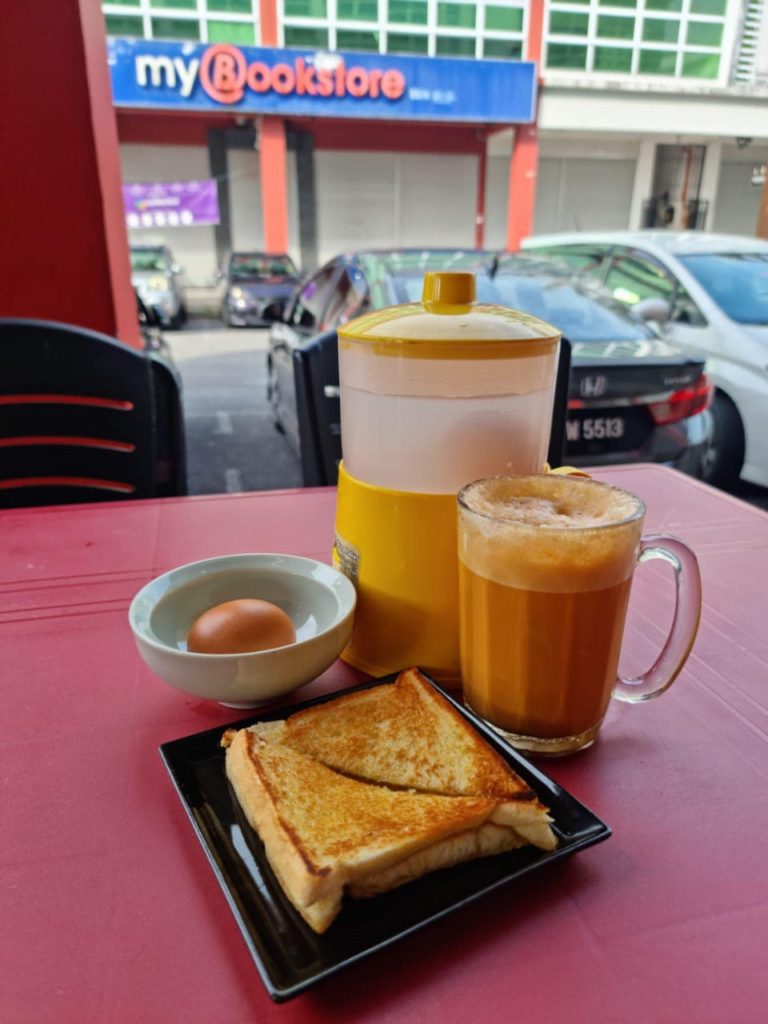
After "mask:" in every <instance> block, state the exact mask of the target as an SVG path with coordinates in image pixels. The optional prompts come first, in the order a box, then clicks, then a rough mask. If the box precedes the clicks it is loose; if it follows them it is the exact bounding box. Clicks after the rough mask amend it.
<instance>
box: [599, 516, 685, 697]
mask: <svg viewBox="0 0 768 1024" xmlns="http://www.w3.org/2000/svg"><path fill="white" fill-rule="evenodd" d="M654 558H662V559H663V560H664V561H665V562H669V564H670V565H671V566H672V568H673V569H674V570H675V615H674V618H673V619H672V628H671V629H670V632H669V636H668V637H667V641H666V643H665V644H664V647H663V649H662V652H661V654H660V655H659V656H658V658H657V659H656V661H655V663H654V664H653V665H652V667H651V668H650V669H648V671H647V672H644V673H643V675H641V676H637V677H636V678H635V679H624V678H623V676H618V678H617V680H616V687H615V689H614V691H613V696H614V697H615V698H616V699H617V700H624V701H628V702H629V703H630V704H636V703H638V702H639V701H643V700H651V699H652V698H653V697H658V696H659V695H660V694H662V693H664V691H665V690H667V689H669V687H670V686H671V685H672V683H673V682H674V681H675V679H676V678H677V676H678V674H679V672H680V669H681V668H682V667H683V665H684V664H685V661H686V659H687V657H688V655H689V654H690V653H691V648H692V647H693V642H694V640H695V639H696V633H697V632H698V629H699V619H700V617H701V574H700V573H699V563H698V562H697V560H696V555H694V553H693V552H692V551H691V549H690V548H689V547H688V546H687V545H686V544H683V542H682V541H681V540H678V538H677V537H670V536H667V535H663V534H658V535H654V536H651V537H643V538H642V540H641V541H640V549H639V553H638V558H637V561H638V564H640V563H641V562H650V561H651V559H654Z"/></svg>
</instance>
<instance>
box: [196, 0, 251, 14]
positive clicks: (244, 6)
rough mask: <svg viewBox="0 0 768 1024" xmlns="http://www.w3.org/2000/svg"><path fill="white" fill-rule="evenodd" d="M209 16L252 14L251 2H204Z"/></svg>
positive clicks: (233, 0) (238, 0)
mask: <svg viewBox="0 0 768 1024" xmlns="http://www.w3.org/2000/svg"><path fill="white" fill-rule="evenodd" d="M206 7H207V9H208V13H209V14H253V0H206Z"/></svg>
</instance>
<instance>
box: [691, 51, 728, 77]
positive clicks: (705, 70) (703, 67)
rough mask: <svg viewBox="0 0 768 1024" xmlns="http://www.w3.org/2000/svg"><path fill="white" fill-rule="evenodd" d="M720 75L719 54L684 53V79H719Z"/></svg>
mask: <svg viewBox="0 0 768 1024" xmlns="http://www.w3.org/2000/svg"><path fill="white" fill-rule="evenodd" d="M719 74H720V54H719V53H684V54H683V66H682V69H681V75H682V77H683V78H717V77H718V75H719Z"/></svg>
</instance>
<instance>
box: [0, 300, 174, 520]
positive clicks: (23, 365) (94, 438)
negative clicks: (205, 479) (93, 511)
mask: <svg viewBox="0 0 768 1024" xmlns="http://www.w3.org/2000/svg"><path fill="white" fill-rule="evenodd" d="M179 494H186V462H185V451H184V425H183V418H182V409H181V388H180V384H179V381H178V379H177V377H176V375H175V373H174V371H173V369H172V368H171V366H169V365H168V364H167V363H166V362H164V361H163V360H162V359H160V358H158V357H157V356H156V355H154V354H153V353H151V352H139V351H137V350H136V349H132V348H129V347H128V346H126V345H123V344H121V343H120V342H118V341H115V340H114V339H112V338H108V337H106V336H105V335H103V334H97V333H95V332H94V331H88V330H85V329H84V328H80V327H71V326H69V325H67V324H59V323H48V322H45V321H39V320H3V319H0V508H15V507H21V506H32V505H55V504H67V503H71V502H90V501H111V500H125V499H132V498H154V497H170V496H173V495H179Z"/></svg>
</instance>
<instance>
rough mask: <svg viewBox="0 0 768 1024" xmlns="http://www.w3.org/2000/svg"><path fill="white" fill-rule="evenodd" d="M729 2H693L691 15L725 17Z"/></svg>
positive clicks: (720, 0) (715, 0)
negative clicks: (726, 6)
mask: <svg viewBox="0 0 768 1024" xmlns="http://www.w3.org/2000/svg"><path fill="white" fill-rule="evenodd" d="M726 2H727V0H691V14H709V15H712V16H713V17H717V16H718V15H721V16H724V15H725V5H726Z"/></svg>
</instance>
